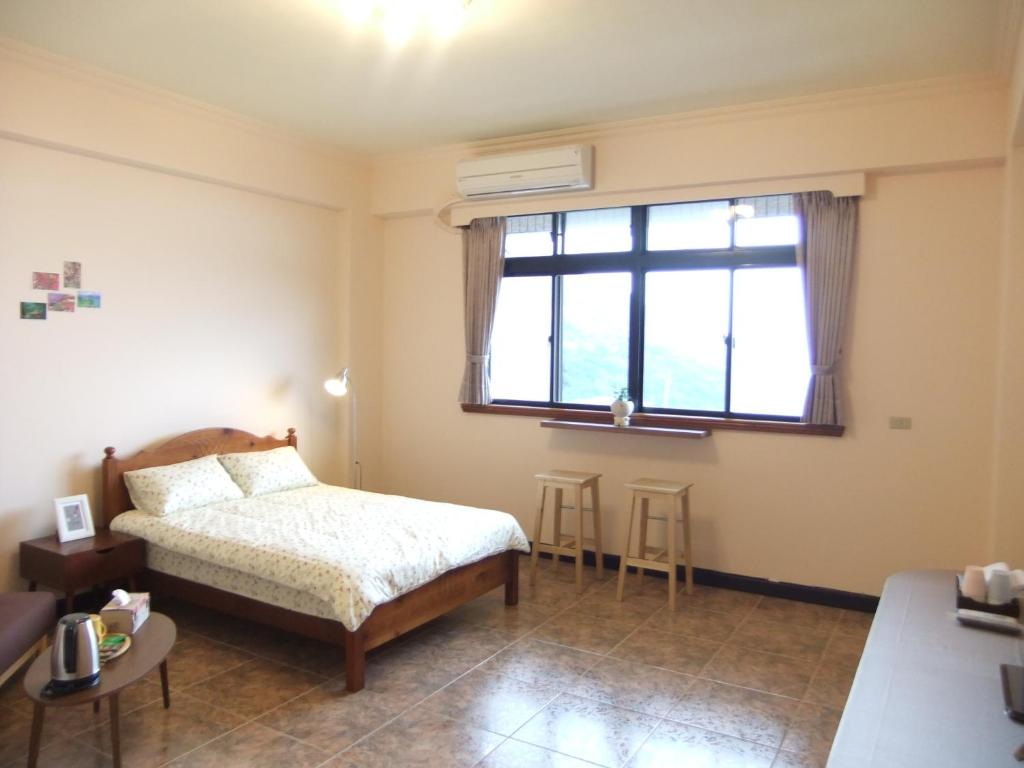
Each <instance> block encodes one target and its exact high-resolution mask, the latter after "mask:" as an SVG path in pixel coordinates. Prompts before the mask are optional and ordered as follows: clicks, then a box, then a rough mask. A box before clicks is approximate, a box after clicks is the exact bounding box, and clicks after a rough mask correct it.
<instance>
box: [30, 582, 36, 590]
mask: <svg viewBox="0 0 1024 768" xmlns="http://www.w3.org/2000/svg"><path fill="white" fill-rule="evenodd" d="M28 591H29V592H35V591H36V583H35V582H34V581H30V582H29V583H28Z"/></svg>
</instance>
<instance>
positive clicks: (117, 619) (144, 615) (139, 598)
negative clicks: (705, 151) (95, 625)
mask: <svg viewBox="0 0 1024 768" xmlns="http://www.w3.org/2000/svg"><path fill="white" fill-rule="evenodd" d="M128 597H129V598H130V599H129V600H128V604H127V605H118V603H117V601H115V600H111V601H110V602H109V603H107V604H106V605H105V606H103V608H101V609H100V617H101V618H102V619H103V623H104V624H106V626H107V632H120V633H122V634H125V635H134V634H135V632H136V631H137V630H138V628H139V627H141V626H142V625H143V624H144V623H145V622H146V619H148V618H149V592H130V593H128Z"/></svg>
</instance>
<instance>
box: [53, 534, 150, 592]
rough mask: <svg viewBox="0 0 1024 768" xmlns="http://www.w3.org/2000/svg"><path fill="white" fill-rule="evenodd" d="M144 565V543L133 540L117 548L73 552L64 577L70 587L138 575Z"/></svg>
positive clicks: (139, 540) (140, 540)
mask: <svg viewBox="0 0 1024 768" xmlns="http://www.w3.org/2000/svg"><path fill="white" fill-rule="evenodd" d="M145 564H146V542H145V541H143V540H142V539H136V540H134V541H129V542H125V543H123V544H119V545H118V546H116V547H106V548H103V549H90V550H87V551H85V552H76V553H75V554H74V555H71V556H70V557H69V558H68V560H67V563H66V564H65V575H66V577H67V578H68V579H69V583H71V584H76V585H77V584H96V583H99V582H102V581H113V580H114V579H122V578H124V577H125V576H130V575H132V574H135V573H138V572H139V571H141V570H142V569H143V567H145Z"/></svg>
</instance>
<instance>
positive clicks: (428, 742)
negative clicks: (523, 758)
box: [340, 710, 505, 768]
mask: <svg viewBox="0 0 1024 768" xmlns="http://www.w3.org/2000/svg"><path fill="white" fill-rule="evenodd" d="M504 740H505V737H504V736H499V735H498V734H496V733H491V732H490V731H485V730H483V729H482V728H475V727H473V726H471V725H469V724H467V723H462V722H459V721H457V720H452V719H451V718H449V717H443V716H441V715H435V714H432V713H429V712H425V711H417V710H413V711H411V712H407V713H406V714H404V715H402V716H401V717H400V718H398V719H397V720H395V721H394V722H392V723H390V724H389V725H387V726H385V727H384V728H381V729H380V730H379V731H376V732H375V733H373V734H371V735H370V736H368V737H367V738H366V739H364V740H363V741H361V742H359V744H357V745H356V746H355V747H353V748H352V753H353V754H351V755H349V756H348V758H347V760H348V762H344V761H343V762H341V763H340V765H349V766H374V768H376V766H399V765H400V766H410V768H413V767H419V766H424V767H425V766H438V768H462V767H463V766H471V765H475V764H476V763H477V762H479V761H480V760H481V759H482V758H483V757H484V756H485V755H487V754H488V753H489V752H491V751H492V750H493V749H494V748H495V747H497V746H498V745H499V744H501V743H502V742H503V741H504ZM345 754H347V753H342V755H345Z"/></svg>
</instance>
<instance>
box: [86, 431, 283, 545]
mask: <svg viewBox="0 0 1024 768" xmlns="http://www.w3.org/2000/svg"><path fill="white" fill-rule="evenodd" d="M286 445H290V446H292V447H293V448H297V447H298V439H297V438H296V437H295V429H294V428H289V430H288V437H286V438H284V439H282V440H279V439H278V438H276V437H271V436H269V435H268V436H267V437H257V436H256V435H254V434H251V433H249V432H243V431H242V430H240V429H230V428H228V427H213V428H212V429H197V430H195V431H193V432H186V433H185V434H183V435H178V437H175V438H172V439H170V440H168V441H167V442H166V443H162V444H160V445H158V446H157V447H156V448H147V449H146V450H142V451H139V452H138V453H136V454H135V455H134V456H129V457H128V458H126V459H119V458H117V457H116V456H115V455H114V454H115V453H116V451H115V449H114V448H113V447H108V448H104V449H103V452H104V453H105V454H106V456H105V457H104V459H103V489H102V490H103V519H102V520H101V521H99V525H100V526H101V527H103V528H106V527H107V526H108V525H110V521H111V520H113V519H114V518H115V517H117V516H118V515H119V514H121V513H122V512H124V511H126V510H129V509H131V508H132V500H131V498H129V496H128V487H127V486H126V485H125V484H124V473H125V472H130V471H131V470H133V469H145V468H146V467H159V466H163V465H165V464H177V463H179V462H182V461H189V460H191V459H198V458H200V457H202V456H209V455H210V454H217V453H241V452H243V451H269V450H270V449H272V448H282V447H284V446H286Z"/></svg>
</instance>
